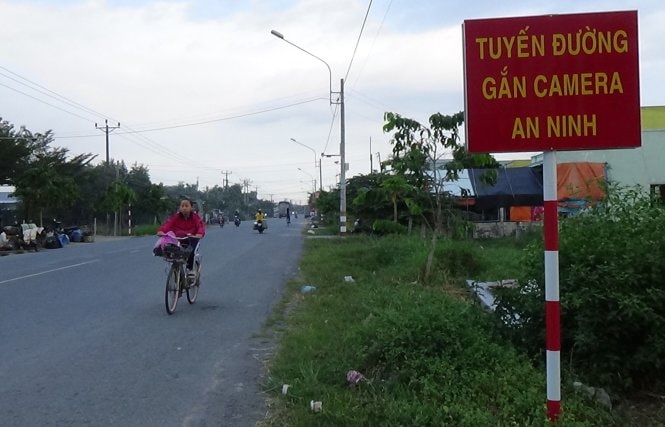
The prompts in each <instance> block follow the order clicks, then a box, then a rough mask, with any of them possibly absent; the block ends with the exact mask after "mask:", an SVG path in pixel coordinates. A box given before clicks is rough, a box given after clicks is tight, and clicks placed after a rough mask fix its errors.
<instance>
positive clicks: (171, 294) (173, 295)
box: [164, 263, 180, 314]
mask: <svg viewBox="0 0 665 427" xmlns="http://www.w3.org/2000/svg"><path fill="white" fill-rule="evenodd" d="M179 293H180V268H179V267H178V266H177V265H176V263H172V264H171V268H170V269H169V275H168V277H167V278H166V291H165V293H164V302H165V303H166V312H167V313H168V314H173V313H174V312H175V307H176V305H177V304H178V297H179Z"/></svg>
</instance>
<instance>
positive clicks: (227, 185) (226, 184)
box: [222, 171, 233, 188]
mask: <svg viewBox="0 0 665 427" xmlns="http://www.w3.org/2000/svg"><path fill="white" fill-rule="evenodd" d="M232 174H233V172H231V171H222V175H224V176H226V178H225V179H224V188H229V175H232Z"/></svg>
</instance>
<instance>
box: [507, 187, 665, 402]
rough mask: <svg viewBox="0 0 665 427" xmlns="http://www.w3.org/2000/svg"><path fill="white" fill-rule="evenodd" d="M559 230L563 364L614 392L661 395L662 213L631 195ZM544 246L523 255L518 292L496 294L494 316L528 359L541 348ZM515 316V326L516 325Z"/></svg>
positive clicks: (664, 343) (614, 198)
mask: <svg viewBox="0 0 665 427" xmlns="http://www.w3.org/2000/svg"><path fill="white" fill-rule="evenodd" d="M610 194H611V197H610V198H609V199H608V200H607V201H606V202H605V203H604V204H603V205H602V206H597V207H595V208H593V209H591V210H590V211H588V212H586V213H584V214H582V215H579V216H577V217H573V218H569V219H566V220H564V221H562V223H561V231H560V254H559V270H560V273H559V274H560V295H561V297H560V299H561V328H562V331H561V334H562V335H561V339H562V350H563V352H564V356H563V358H564V359H566V360H570V361H571V368H572V369H573V371H574V372H577V373H580V374H581V373H582V372H583V373H584V374H583V375H582V376H583V377H584V379H585V380H586V381H589V382H590V383H594V384H597V385H601V386H606V387H608V386H609V387H610V388H611V389H613V391H615V392H616V391H623V392H627V391H630V390H636V389H643V388H648V389H653V390H656V391H662V390H663V389H664V387H665V334H663V332H662V331H663V330H665V316H663V314H662V313H663V311H662V310H663V307H664V306H665V261H664V260H665V209H664V208H663V207H662V206H661V205H654V204H653V203H652V201H651V200H649V199H648V197H646V195H642V194H640V193H639V191H638V190H636V189H628V190H626V189H615V190H614V191H613V192H612V193H610ZM543 259H544V257H543V247H542V243H540V244H539V243H536V244H532V245H530V246H529V247H528V249H527V250H526V251H525V258H524V260H523V263H522V264H523V266H524V270H525V275H524V277H523V278H522V280H521V283H522V284H523V285H522V286H521V287H520V288H519V289H517V290H513V291H510V290H505V291H502V292H501V294H500V296H499V300H498V309H497V313H498V314H499V315H500V316H501V317H502V318H503V320H504V321H505V320H509V321H510V320H512V325H513V326H512V328H511V330H510V332H511V337H512V338H513V339H514V340H515V342H516V343H518V344H520V345H522V346H523V347H524V348H526V349H527V351H529V352H530V354H531V355H532V356H534V357H538V358H540V353H541V352H542V347H543V344H544V342H545V341H544V331H545V327H544V305H543V301H544V295H543V292H544V273H543V272H544V266H543V263H544V261H543ZM516 315H518V316H519V321H515V320H516Z"/></svg>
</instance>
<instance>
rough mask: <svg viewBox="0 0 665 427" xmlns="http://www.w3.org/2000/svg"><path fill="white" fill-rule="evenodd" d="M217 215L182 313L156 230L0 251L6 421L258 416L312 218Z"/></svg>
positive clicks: (217, 420)
mask: <svg viewBox="0 0 665 427" xmlns="http://www.w3.org/2000/svg"><path fill="white" fill-rule="evenodd" d="M299 221H300V223H298V220H296V221H295V222H294V223H292V224H291V226H290V227H287V226H286V222H285V220H277V219H270V220H269V229H268V230H267V231H266V232H265V233H264V234H263V235H259V234H258V233H257V232H255V231H252V230H251V222H250V221H245V222H243V223H242V224H241V226H240V227H239V228H236V227H235V226H234V225H233V223H231V224H230V225H228V224H227V225H225V226H224V228H220V227H219V226H209V227H208V229H207V234H206V237H205V238H204V239H203V240H202V242H201V253H202V254H203V270H202V284H201V290H200V292H199V297H198V300H197V302H196V304H194V305H189V304H188V303H187V299H186V297H184V296H183V297H182V298H181V299H180V301H179V302H178V307H177V310H176V312H175V314H174V315H172V316H169V315H167V314H166V311H165V308H164V285H165V280H166V263H164V262H163V261H162V260H161V259H160V258H156V257H153V256H152V253H151V249H152V246H153V244H154V243H155V241H156V238H155V237H152V236H148V237H137V238H129V239H123V240H112V241H97V242H95V243H73V244H70V245H69V246H67V247H65V248H63V249H54V250H44V251H42V252H39V253H28V254H16V255H9V256H5V257H0V292H2V297H1V298H0V425H2V426H21V427H23V426H254V425H255V423H256V422H257V420H259V419H261V418H262V417H263V416H264V415H265V411H266V409H265V406H264V398H263V396H262V394H261V392H260V381H261V374H262V360H265V359H266V358H267V357H269V356H270V354H271V352H272V344H273V343H270V342H266V341H265V340H264V339H262V338H261V337H260V336H258V335H259V334H260V333H261V331H262V327H263V323H264V321H265V319H266V317H267V316H268V315H269V314H270V311H271V309H272V306H273V304H274V303H275V302H276V301H278V300H279V299H280V298H281V296H282V292H283V287H284V284H285V283H286V281H288V280H289V279H290V278H292V277H294V276H295V274H296V272H297V262H298V259H299V257H300V253H301V250H302V241H303V237H302V227H300V226H299V225H301V224H302V221H303V220H302V219H301V220H299Z"/></svg>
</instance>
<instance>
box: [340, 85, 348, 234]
mask: <svg viewBox="0 0 665 427" xmlns="http://www.w3.org/2000/svg"><path fill="white" fill-rule="evenodd" d="M339 106H340V108H339V122H340V133H341V137H340V141H339V160H340V163H341V164H342V170H341V172H340V177H339V234H340V235H341V236H346V153H345V152H344V150H345V141H344V79H340V81H339Z"/></svg>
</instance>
